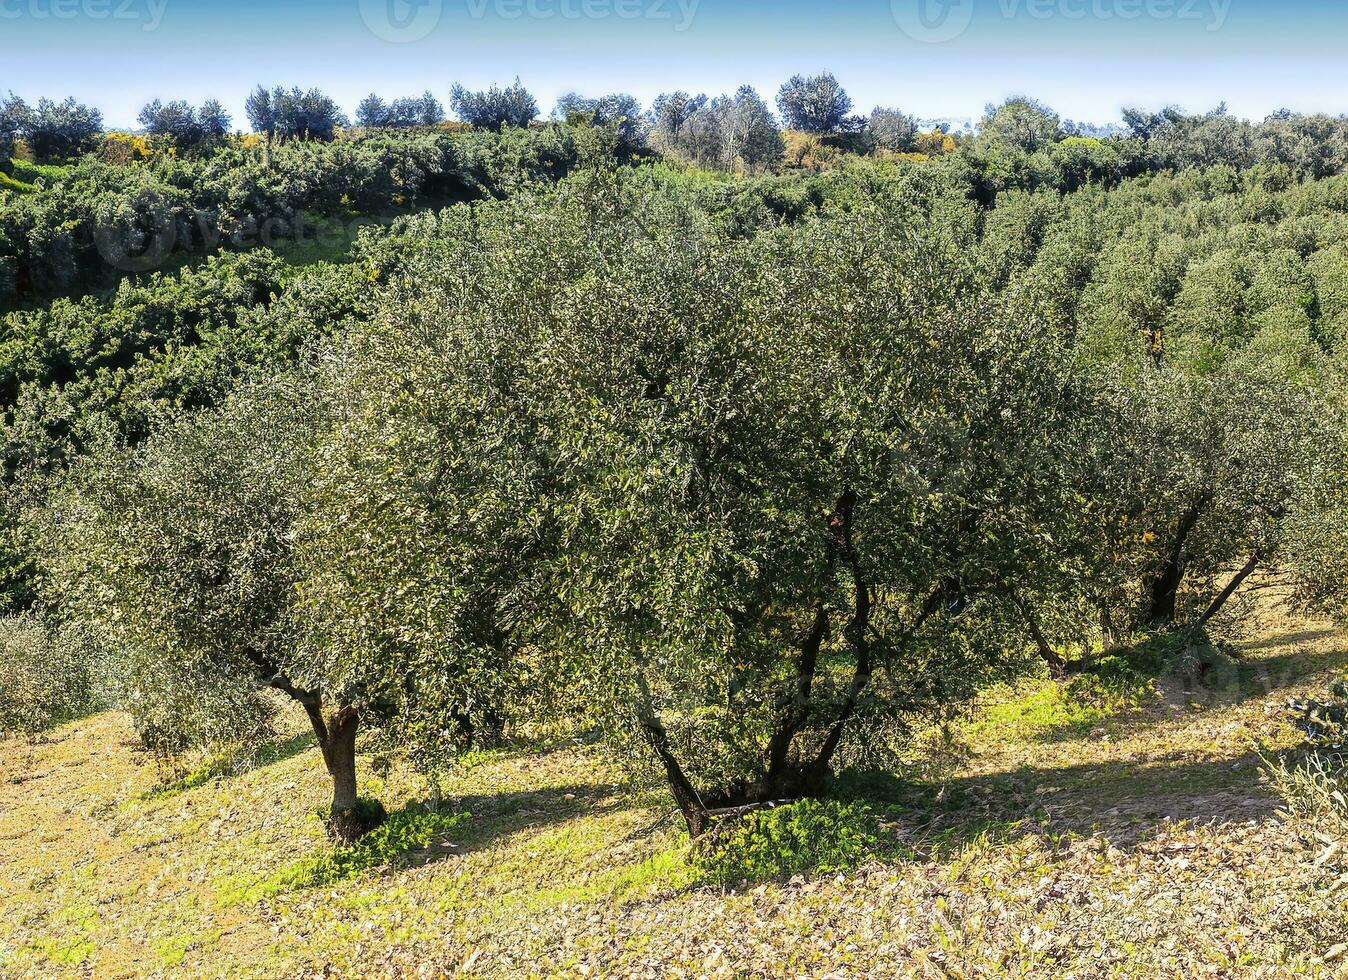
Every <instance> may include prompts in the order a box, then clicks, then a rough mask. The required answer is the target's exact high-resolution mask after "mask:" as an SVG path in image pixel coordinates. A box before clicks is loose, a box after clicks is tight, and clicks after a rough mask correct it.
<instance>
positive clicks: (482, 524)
mask: <svg viewBox="0 0 1348 980" xmlns="http://www.w3.org/2000/svg"><path fill="white" fill-rule="evenodd" d="M797 179H798V180H799V178H797ZM1344 179H1345V178H1334V179H1332V180H1330V181H1324V182H1318V183H1311V184H1306V185H1299V186H1293V187H1287V188H1283V189H1277V190H1271V189H1269V188H1268V187H1267V186H1265V184H1264V183H1262V182H1261V180H1260V179H1259V178H1258V176H1257V175H1249V176H1248V177H1245V178H1240V177H1239V176H1238V175H1236V174H1235V173H1234V172H1232V171H1227V170H1222V169H1216V170H1212V171H1209V172H1206V173H1201V174H1198V173H1189V174H1184V175H1181V176H1178V177H1166V178H1160V179H1155V180H1148V181H1139V182H1127V183H1125V184H1124V185H1122V186H1121V187H1120V188H1119V189H1118V190H1117V191H1114V192H1110V193H1105V192H1100V191H1098V190H1089V191H1084V192H1082V193H1079V194H1074V195H1069V196H1066V197H1064V196H1062V195H1060V194H1058V193H1056V192H1040V193H1033V194H1030V193H1023V192H1016V193H1009V194H1005V195H1002V198H1001V199H1000V200H999V201H998V202H997V205H996V207H994V208H991V209H988V208H982V207H980V206H979V205H978V204H977V203H976V202H974V201H972V200H970V197H969V194H968V185H967V184H966V183H964V182H963V181H961V180H960V179H959V178H958V176H957V175H956V174H954V172H953V171H942V170H938V169H935V168H910V167H895V166H887V165H882V164H878V163H873V164H869V165H867V166H865V167H861V166H858V167H853V168H849V169H847V170H844V171H840V172H837V173H834V174H830V175H825V176H823V177H820V178H817V179H812V185H811V187H810V188H809V190H808V191H807V193H806V196H805V200H806V201H807V202H808V206H806V207H804V208H803V209H801V210H799V211H798V212H796V213H795V215H794V216H793V217H792V218H791V220H789V221H785V222H784V221H781V220H771V219H768V218H763V219H762V220H758V221H757V222H750V221H746V220H743V218H742V216H744V215H752V214H762V213H763V211H762V209H761V208H757V207H753V206H750V205H749V204H747V203H746V202H745V201H744V200H743V199H744V198H747V197H754V196H757V197H758V198H759V199H760V202H761V203H763V204H769V205H770V204H771V202H773V201H774V200H775V199H776V198H777V197H778V196H780V193H781V188H780V186H778V184H777V182H778V181H780V180H781V179H780V178H777V179H775V181H765V182H758V183H754V184H752V185H750V186H745V187H740V188H737V189H735V190H734V191H732V193H734V194H736V195H738V197H737V198H736V203H735V204H734V207H729V204H730V203H731V202H728V201H727V199H726V197H725V194H726V193H727V192H726V191H725V190H723V189H722V188H719V187H707V186H706V185H705V184H703V183H700V182H698V181H697V180H695V179H694V178H693V177H692V176H691V175H690V176H684V177H680V176H673V177H671V176H668V175H664V176H658V175H656V174H653V173H651V172H648V171H643V170H634V169H626V168H622V167H618V166H615V165H612V164H609V163H601V164H600V165H599V166H597V167H596V168H594V169H592V170H590V171H588V172H586V173H585V174H584V175H582V176H579V177H577V178H572V179H569V180H565V181H562V182H561V183H560V184H559V185H557V186H556V188H555V189H553V190H551V191H548V192H545V193H535V192H527V193H519V194H516V195H514V196H512V197H510V198H508V199H506V200H502V201H490V202H484V203H480V204H476V205H473V206H460V207H457V208H454V209H450V210H448V211H446V212H444V213H442V214H440V215H439V216H436V217H434V218H431V217H429V216H426V217H419V218H415V219H409V220H408V221H407V222H405V223H403V224H402V225H400V226H399V227H396V228H393V229H390V230H389V231H388V232H383V233H377V232H371V233H370V236H369V237H368V239H367V241H366V244H365V246H364V247H363V249H364V250H363V253H362V254H363V255H364V256H365V258H364V259H363V261H364V262H366V263H370V264H374V265H381V264H382V263H383V261H384V260H382V259H380V258H378V256H380V255H381V254H396V255H398V256H400V258H399V259H398V268H399V269H401V271H402V272H403V273H405V274H404V275H397V276H393V277H392V278H391V279H389V280H388V286H387V288H386V289H384V290H383V291H382V292H381V294H380V295H379V296H378V297H376V298H375V301H373V302H369V303H366V304H365V305H364V306H363V307H362V310H363V312H362V313H361V315H360V316H358V317H356V318H354V319H351V320H349V321H348V325H347V326H346V328H345V329H344V330H342V331H341V332H340V333H339V334H337V335H336V336H334V337H332V338H331V339H330V340H328V341H323V342H320V343H318V345H317V346H316V347H314V348H311V350H312V351H313V356H312V357H309V358H306V359H304V361H303V366H300V367H297V368H296V369H294V370H290V371H285V372H283V373H281V374H280V375H277V376H275V377H272V378H270V379H263V380H258V381H256V382H254V383H251V384H248V385H245V386H244V387H243V388H242V389H240V390H239V391H238V392H236V393H235V394H234V395H232V396H229V397H227V398H224V399H223V400H217V403H216V406H215V407H214V408H211V409H208V410H207V411H205V412H202V413H195V414H191V413H188V414H184V415H182V416H181V417H178V418H174V419H171V420H170V421H169V422H168V423H167V424H164V425H161V426H159V427H158V428H157V429H156V430H155V432H154V433H153V434H152V435H151V436H150V438H148V440H145V441H143V442H142V443H141V444H140V445H139V446H137V447H133V448H130V449H125V448H119V447H118V446H117V445H116V444H115V442H116V441H115V440H114V441H113V442H114V444H113V445H112V446H111V447H110V448H108V449H106V450H100V451H97V452H94V453H92V454H91V455H89V456H88V457H87V458H85V459H83V460H82V461H80V462H77V464H76V465H75V466H74V467H73V469H72V471H71V473H70V475H69V477H68V478H66V479H63V480H60V481H58V485H57V487H56V489H55V491H54V493H53V494H52V496H51V497H50V498H49V503H48V504H47V505H39V506H37V507H35V508H33V509H32V510H31V511H30V512H29V517H28V519H27V521H26V522H25V525H24V526H25V527H26V528H29V529H30V533H31V534H33V535H34V540H35V541H36V542H39V544H38V545H37V546H35V548H34V551H33V555H34V558H35V561H37V562H38V563H39V564H40V565H41V566H42V568H43V574H44V576H45V577H44V579H43V582H44V584H43V594H44V596H45V598H46V599H47V601H48V602H49V603H50V606H51V608H52V609H55V610H60V612H61V615H63V616H65V617H68V618H70V619H72V620H74V621H77V622H79V623H81V624H82V625H83V626H85V627H86V628H91V629H94V630H95V631H96V632H97V633H98V634H100V635H101V636H102V637H103V642H104V644H105V645H106V650H107V654H106V656H107V662H108V663H109V664H110V665H111V666H112V673H113V675H114V678H115V682H116V683H115V686H116V687H117V689H118V691H119V695H118V696H119V703H121V704H123V705H124V706H127V707H128V708H129V709H131V710H132V711H133V713H134V714H135V715H136V716H137V717H138V719H140V721H141V724H142V726H143V729H144V730H146V731H148V732H150V733H154V734H159V735H163V734H164V733H171V735H172V736H173V737H174V738H177V739H179V740H181V742H182V743H183V744H190V743H191V742H193V741H199V740H201V739H204V738H207V737H210V736H211V735H213V734H214V735H218V734H219V733H221V732H231V731H233V732H238V731H247V730H251V729H252V728H255V727H257V726H258V724H259V723H260V721H261V719H263V718H264V717H265V714H266V710H267V704H268V703H269V702H268V697H270V696H273V695H274V694H275V693H276V692H280V694H281V695H282V696H284V697H288V698H290V699H292V700H294V701H295V702H296V703H298V704H299V705H300V706H301V707H302V708H303V710H304V711H305V712H306V713H307V715H308V717H309V719H310V721H311V723H312V725H313V729H314V733H315V737H316V739H317V740H318V742H319V744H320V746H321V748H322V754H323V759H324V762H325V765H326V767H327V769H328V771H329V773H330V774H331V776H332V780H333V819H332V825H331V826H332V829H333V832H334V834H335V835H337V836H338V837H341V838H349V837H351V836H353V835H355V834H357V833H359V832H360V831H361V830H362V829H364V827H365V826H366V822H365V818H366V815H367V814H368V812H369V810H368V808H365V807H362V806H361V805H360V804H359V801H358V798H357V786H356V775H355V767H354V747H355V740H356V737H357V735H358V733H360V732H361V731H364V730H370V731H371V733H372V734H373V735H375V736H377V737H378V738H381V739H385V740H387V741H388V743H389V744H391V745H394V746H397V747H399V748H401V749H404V750H406V751H408V752H410V753H411V754H412V755H413V757H414V758H416V759H418V760H419V761H420V762H421V763H422V764H423V765H426V766H428V767H429V766H434V765H436V764H437V763H439V762H442V761H443V760H444V759H446V758H448V757H449V756H451V755H452V754H453V753H454V752H455V751H456V750H457V749H459V748H462V747H463V746H465V745H471V744H481V743H484V742H490V741H492V740H493V739H496V738H499V737H500V736H501V734H502V733H503V732H506V733H508V732H509V731H511V730H513V728H514V727H516V726H518V725H521V724H523V723H525V722H528V721H535V720H541V719H549V720H555V719H556V718H558V717H559V716H563V717H566V718H567V719H569V720H571V721H576V720H577V719H579V720H581V721H582V722H583V723H586V724H590V725H593V726H595V727H597V728H599V729H601V730H603V731H605V732H606V733H607V734H609V735H611V736H612V737H613V738H615V739H617V740H619V741H620V742H621V743H622V744H623V745H625V746H626V747H627V748H628V749H629V750H630V749H632V748H634V747H640V748H642V750H643V751H642V753H641V754H639V755H638V756H635V757H638V758H642V759H644V760H646V761H647V762H648V763H649V765H651V766H652V767H653V768H654V770H655V771H657V772H658V773H660V774H661V775H662V776H663V777H664V778H665V780H666V781H667V783H668V785H669V788H670V790H671V792H672V794H673V796H674V799H675V800H676V801H677V803H678V805H679V807H680V809H681V811H682V812H683V814H684V817H685V819H686V821H687V823H688V826H689V829H690V831H691V832H692V833H694V834H698V833H701V832H703V831H705V830H706V829H707V828H708V827H709V826H710V824H711V823H712V822H714V821H715V820H716V819H717V818H718V817H720V816H722V815H724V814H726V813H734V812H738V811H740V810H741V809H742V808H745V807H752V806H755V805H759V804H762V803H765V802H769V801H773V800H780V799H787V798H794V797H798V796H802V795H814V794H818V793H821V792H824V791H826V789H827V786H828V783H829V780H830V777H831V774H832V773H833V772H834V771H835V770H836V769H837V768H838V767H839V766H843V765H849V764H855V763H866V762H875V761H877V760H882V759H885V758H887V757H889V756H890V755H892V754H893V753H895V752H897V751H901V750H902V748H903V747H904V745H905V744H906V739H907V738H908V736H909V733H911V731H912V730H913V729H914V728H915V727H916V726H918V725H919V724H920V723H921V722H922V721H923V720H924V719H927V718H930V717H932V716H934V715H937V714H940V713H942V712H945V711H948V710H949V709H950V707H951V706H952V705H954V704H957V703H959V702H960V701H961V700H963V699H965V698H967V697H968V696H970V695H971V694H973V693H974V692H975V691H976V690H978V689H979V687H980V686H981V685H983V684H985V683H987V682H989V681H991V680H994V679H998V678H1005V677H1009V676H1014V675H1015V674H1017V673H1018V672H1021V671H1024V670H1027V669H1034V665H1035V664H1039V663H1042V661H1047V662H1048V663H1049V666H1050V668H1052V669H1055V670H1062V669H1066V667H1067V661H1070V660H1074V659H1078V658H1081V657H1086V656H1089V655H1091V654H1092V653H1093V652H1095V651H1098V650H1100V649H1101V648H1105V647H1108V646H1110V645H1111V644H1113V643H1115V642H1117V641H1118V640H1119V639H1121V638H1123V637H1125V636H1127V635H1130V634H1132V633H1133V632H1134V631H1138V630H1142V631H1146V630H1152V629H1168V628H1173V627H1176V626H1181V625H1184V626H1204V625H1210V624H1213V623H1215V622H1217V621H1218V620H1219V619H1220V618H1221V617H1225V616H1231V615H1234V614H1237V613H1239V611H1240V607H1239V602H1240V598H1239V596H1240V590H1241V587H1242V585H1243V584H1244V583H1246V582H1247V581H1248V580H1249V577H1250V575H1252V574H1253V573H1254V572H1255V571H1256V570H1260V571H1265V572H1268V571H1273V572H1276V573H1278V574H1280V575H1283V576H1286V577H1287V579H1288V581H1289V582H1290V583H1292V584H1296V585H1298V586H1299V587H1300V594H1301V595H1302V596H1303V597H1304V598H1305V600H1306V601H1308V602H1315V603H1319V604H1322V605H1324V606H1326V607H1333V606H1334V605H1335V603H1336V602H1337V603H1339V604H1342V602H1343V600H1344V597H1345V591H1346V590H1348V582H1345V581H1344V580H1343V579H1342V577H1341V576H1337V577H1336V574H1335V571H1334V570H1335V569H1341V568H1342V558H1341V551H1340V552H1339V553H1338V554H1339V556H1340V557H1339V559H1338V561H1337V562H1326V561H1325V560H1324V559H1323V555H1325V554H1326V553H1327V552H1328V553H1333V549H1334V548H1336V547H1339V546H1340V544H1341V542H1342V540H1343V535H1344V530H1343V529H1344V526H1345V525H1344V521H1345V519H1346V518H1348V515H1345V514H1344V513H1343V511H1344V509H1345V504H1344V500H1345V498H1344V496H1343V495H1342V493H1341V488H1342V487H1343V482H1342V481H1343V479H1344V472H1345V462H1344V461H1345V458H1348V455H1346V454H1345V438H1346V437H1348V428H1346V426H1345V385H1344V380H1345V377H1344V372H1343V363H1344V360H1343V356H1344V353H1345V350H1348V320H1346V319H1345V309H1348V305H1346V303H1348V301H1345V297H1348V289H1345V287H1344V283H1343V282H1342V279H1343V271H1342V270H1343V269H1344V268H1345V264H1344V262H1343V260H1342V251H1343V249H1344V248H1346V247H1348V222H1345V221H1344V218H1343V216H1344V205H1343V203H1342V202H1343V201H1344V200H1348V197H1345V195H1344V194H1343V181H1344ZM408 243H411V245H410V247H407V246H408ZM385 249H392V252H385V251H383V250H385ZM267 692H271V693H270V694H268V693H267ZM628 757H634V756H632V755H630V754H629V755H628Z"/></svg>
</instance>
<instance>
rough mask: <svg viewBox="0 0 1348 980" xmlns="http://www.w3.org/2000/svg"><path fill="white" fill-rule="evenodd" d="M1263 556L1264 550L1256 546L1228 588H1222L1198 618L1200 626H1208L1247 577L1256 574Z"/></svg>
mask: <svg viewBox="0 0 1348 980" xmlns="http://www.w3.org/2000/svg"><path fill="white" fill-rule="evenodd" d="M1263 557H1264V555H1263V551H1262V550H1261V549H1258V548H1256V549H1255V552H1254V554H1252V555H1251V556H1250V560H1249V561H1247V562H1246V563H1245V566H1244V567H1243V568H1241V570H1240V571H1238V572H1237V573H1236V575H1235V577H1234V578H1232V579H1231V581H1230V582H1228V583H1227V585H1226V588H1224V589H1222V591H1221V592H1219V593H1218V594H1217V598H1215V599H1213V600H1212V605H1210V606H1208V610H1207V612H1205V613H1203V615H1202V617H1201V618H1200V619H1199V620H1198V625H1199V626H1206V625H1207V624H1208V623H1209V622H1211V621H1212V617H1213V616H1216V615H1217V614H1218V613H1219V612H1221V611H1222V607H1223V606H1225V605H1226V602H1227V600H1228V599H1230V598H1231V597H1232V596H1233V595H1235V594H1236V590H1237V589H1239V588H1240V587H1241V586H1242V585H1244V584H1245V580H1246V579H1247V578H1249V577H1250V576H1251V575H1253V574H1254V571H1255V569H1256V568H1258V567H1259V562H1260V561H1262V560H1263Z"/></svg>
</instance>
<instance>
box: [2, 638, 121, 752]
mask: <svg viewBox="0 0 1348 980" xmlns="http://www.w3.org/2000/svg"><path fill="white" fill-rule="evenodd" d="M91 650H92V644H91V643H89V642H88V638H87V635H86V634H85V633H84V632H83V631H82V630H78V629H75V628H66V629H62V630H58V631H56V632H52V631H51V630H49V629H48V627H47V626H45V625H44V624H43V623H42V621H41V620H39V619H38V618H37V617H36V616H32V615H23V616H14V617H10V618H8V619H0V737H4V736H8V735H26V736H30V737H31V736H34V735H37V734H38V733H40V732H43V731H45V730H47V729H49V728H52V727H53V726H55V725H59V724H61V723H62V722H66V721H70V720H72V719H74V718H78V717H80V716H81V715H85V714H88V713H89V712H92V711H94V710H96V709H97V707H98V702H99V699H98V697H97V695H96V694H95V685H94V682H93V678H92V676H91V670H90V666H91V663H90V661H91Z"/></svg>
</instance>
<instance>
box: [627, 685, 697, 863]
mask: <svg viewBox="0 0 1348 980" xmlns="http://www.w3.org/2000/svg"><path fill="white" fill-rule="evenodd" d="M636 684H637V712H636V713H637V722H638V724H640V725H641V730H642V731H643V732H644V733H645V734H646V739H647V741H649V742H650V743H651V748H652V749H654V750H655V754H656V756H657V757H659V759H660V764H661V766H663V767H664V770H665V778H666V779H667V781H668V782H669V789H670V792H671V793H673V795H674V802H675V804H676V805H677V806H678V808H679V812H680V813H681V814H683V821H684V823H686V824H687V825H688V836H689V837H692V838H694V839H696V838H698V837H701V836H702V835H703V834H705V833H706V832H707V831H708V830H709V829H710V828H711V817H710V816H709V815H708V813H707V808H706V806H704V805H703V803H702V799H701V798H700V797H699V796H698V794H697V790H696V789H694V787H693V783H692V781H691V780H690V779H689V778H688V774H687V773H685V772H684V771H683V767H682V766H680V765H679V760H678V759H676V758H675V757H674V750H673V748H672V747H671V746H670V744H669V731H668V730H667V729H666V728H665V723H664V722H662V721H661V720H660V716H659V714H657V713H656V710H655V702H654V700H653V699H652V698H651V688H650V685H649V684H648V683H647V682H646V674H645V672H644V671H643V670H642V669H641V668H640V667H638V668H637V676H636Z"/></svg>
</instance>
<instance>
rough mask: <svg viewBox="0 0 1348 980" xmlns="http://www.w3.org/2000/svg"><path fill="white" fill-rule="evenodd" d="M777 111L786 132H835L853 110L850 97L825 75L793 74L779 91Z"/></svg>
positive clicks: (831, 77)
mask: <svg viewBox="0 0 1348 980" xmlns="http://www.w3.org/2000/svg"><path fill="white" fill-rule="evenodd" d="M777 108H778V109H779V110H780V111H781V113H782V119H783V120H784V121H785V123H786V127H787V129H799V130H801V131H803V132H806V133H834V132H837V131H838V130H839V129H840V128H841V127H842V124H843V120H844V119H846V118H847V114H848V113H849V112H851V111H852V98H851V96H849V95H848V94H847V91H846V90H845V89H844V88H843V87H842V86H841V85H839V84H838V80H837V79H836V78H835V77H833V75H832V74H830V73H828V72H824V73H823V74H820V75H811V76H809V77H806V76H803V75H795V76H793V77H792V78H791V79H790V81H788V82H787V83H786V84H784V85H783V86H782V87H781V89H780V91H778V93H777Z"/></svg>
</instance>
